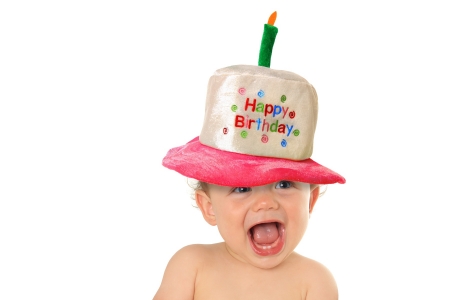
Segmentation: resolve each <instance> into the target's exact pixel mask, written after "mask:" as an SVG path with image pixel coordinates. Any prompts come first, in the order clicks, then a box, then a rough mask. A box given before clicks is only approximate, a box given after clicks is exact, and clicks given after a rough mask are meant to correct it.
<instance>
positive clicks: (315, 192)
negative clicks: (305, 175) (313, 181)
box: [309, 185, 320, 214]
mask: <svg viewBox="0 0 450 300" xmlns="http://www.w3.org/2000/svg"><path fill="white" fill-rule="evenodd" d="M319 195H320V186H318V185H316V186H311V192H310V196H309V214H311V213H312V212H313V209H314V205H316V202H317V199H319Z"/></svg>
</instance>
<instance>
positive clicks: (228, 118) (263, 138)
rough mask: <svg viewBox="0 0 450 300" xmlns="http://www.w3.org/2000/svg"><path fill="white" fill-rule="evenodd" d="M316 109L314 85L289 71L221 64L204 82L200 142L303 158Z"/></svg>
mask: <svg viewBox="0 0 450 300" xmlns="http://www.w3.org/2000/svg"><path fill="white" fill-rule="evenodd" d="M283 96H284V97H283ZM271 109H272V111H271ZM317 112H318V104H317V94H316V91H315V89H314V87H313V86H312V85H311V84H310V83H308V82H307V81H306V80H305V79H304V78H303V77H301V76H299V75H297V74H295V73H292V72H287V71H280V70H274V69H269V68H266V67H259V66H246V65H238V66H231V67H227V68H223V69H220V70H217V71H216V72H215V73H214V75H213V76H211V78H210V80H209V84H208V91H207V99H206V108H205V119H204V123H203V129H202V132H201V134H200V142H201V143H202V144H204V145H208V146H211V147H213V148H217V149H220V150H225V151H231V152H237V153H243V154H250V155H257V156H266V157H276V158H287V159H291V160H304V159H307V158H310V157H311V155H312V151H313V143H314V132H315V129H316V123H317ZM296 130H298V132H297V131H296ZM243 131H245V133H243ZM296 133H299V134H298V135H296Z"/></svg>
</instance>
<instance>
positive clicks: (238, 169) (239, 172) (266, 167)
mask: <svg viewBox="0 0 450 300" xmlns="http://www.w3.org/2000/svg"><path fill="white" fill-rule="evenodd" d="M163 166H165V167H167V168H169V169H171V170H174V171H177V172H178V173H180V174H182V175H184V176H186V177H189V178H193V179H197V180H200V181H204V182H207V183H212V184H217V185H222V186H234V187H239V186H258V185H265V184H269V183H273V182H277V181H280V180H289V181H300V182H305V183H314V184H331V183H345V178H344V177H342V176H341V175H339V174H338V173H336V172H334V171H332V170H330V169H328V168H326V167H324V166H322V165H320V164H318V163H316V162H315V161H313V160H312V159H306V160H302V161H293V160H288V159H282V158H272V157H262V156H252V155H246V154H240V153H234V152H228V151H223V150H218V149H215V148H212V147H209V146H205V145H203V144H201V143H200V141H199V138H198V137H196V138H195V139H193V140H192V141H190V142H188V143H187V144H186V145H183V146H181V147H176V148H173V149H170V150H169V152H168V153H167V155H166V157H164V159H163Z"/></svg>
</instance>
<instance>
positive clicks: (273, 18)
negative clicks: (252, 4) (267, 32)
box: [267, 11, 277, 26]
mask: <svg viewBox="0 0 450 300" xmlns="http://www.w3.org/2000/svg"><path fill="white" fill-rule="evenodd" d="M276 19H277V12H276V11H274V12H273V13H272V14H271V15H270V17H269V21H267V24H269V25H272V26H273V24H275V20H276Z"/></svg>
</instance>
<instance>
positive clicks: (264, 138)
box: [261, 134, 269, 144]
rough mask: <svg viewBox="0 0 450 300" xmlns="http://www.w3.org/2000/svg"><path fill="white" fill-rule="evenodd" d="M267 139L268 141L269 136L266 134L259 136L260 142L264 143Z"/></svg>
mask: <svg viewBox="0 0 450 300" xmlns="http://www.w3.org/2000/svg"><path fill="white" fill-rule="evenodd" d="M268 141H269V137H268V136H267V135H265V134H263V135H262V137H261V142H263V143H264V144H265V143H267V142H268Z"/></svg>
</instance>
